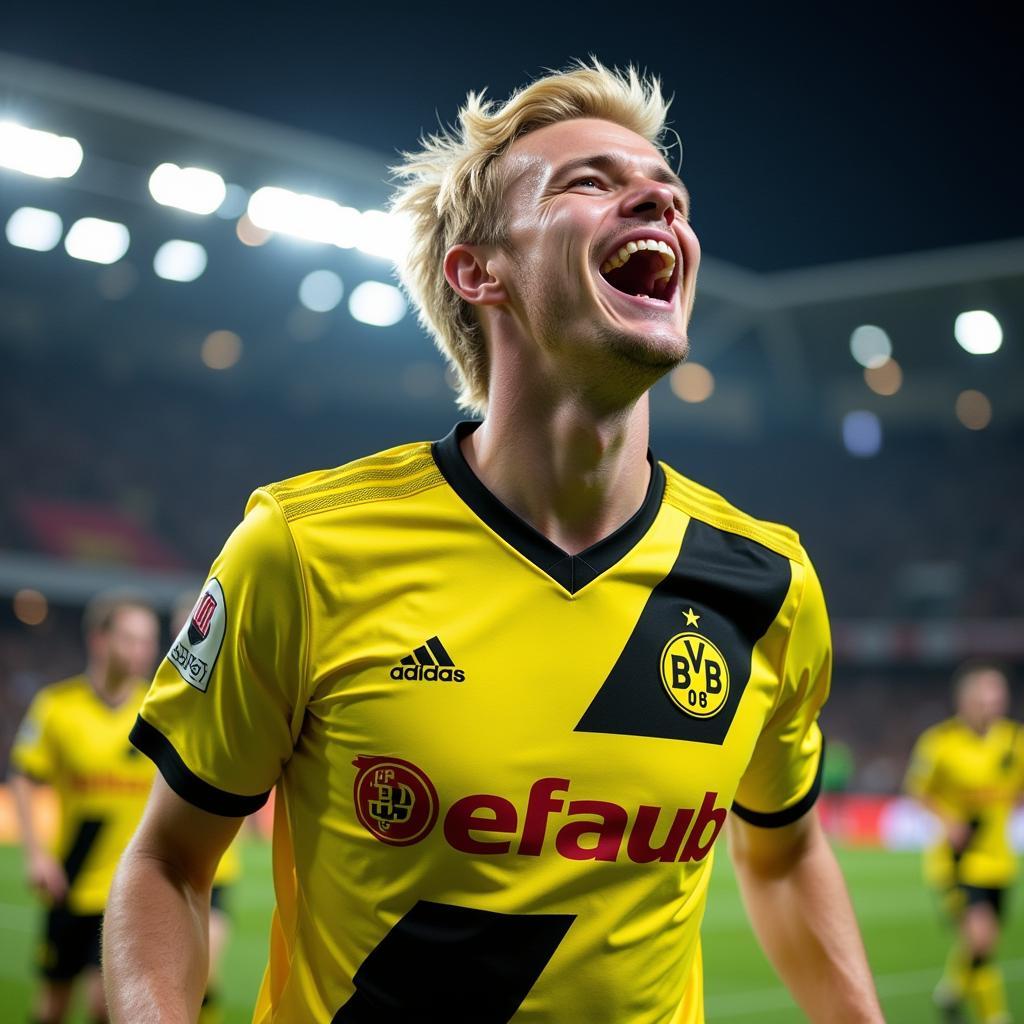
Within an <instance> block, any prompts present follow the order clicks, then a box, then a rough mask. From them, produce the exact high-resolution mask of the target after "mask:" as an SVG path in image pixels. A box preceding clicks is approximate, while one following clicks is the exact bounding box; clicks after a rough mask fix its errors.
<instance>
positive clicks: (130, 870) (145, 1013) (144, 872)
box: [103, 846, 210, 1024]
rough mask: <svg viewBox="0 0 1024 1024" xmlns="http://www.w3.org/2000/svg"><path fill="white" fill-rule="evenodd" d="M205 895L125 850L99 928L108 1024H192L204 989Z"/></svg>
mask: <svg viewBox="0 0 1024 1024" xmlns="http://www.w3.org/2000/svg"><path fill="white" fill-rule="evenodd" d="M209 906H210V895H209V892H208V891H207V892H205V893H204V892H198V891H197V890H196V889H195V888H194V887H193V886H192V885H191V884H190V883H189V882H188V881H186V880H185V878H184V877H182V876H176V875H175V873H174V872H173V870H172V869H171V868H170V866H169V865H168V864H167V863H166V862H164V861H161V860H159V859H157V858H155V857H152V856H149V855H147V854H146V853H145V852H144V851H141V850H139V849H137V848H135V847H134V846H129V847H128V850H127V851H126V853H125V856H124V858H123V859H122V861H121V865H120V867H119V868H118V872H117V876H116V878H115V879H114V886H113V888H112V889H111V892H110V899H109V901H108V903H107V910H106V913H105V915H104V926H103V979H104V987H105V989H106V994H107V1002H108V1004H109V1007H110V1019H111V1022H112V1024H135V1022H138V1021H147V1022H151V1024H191V1022H192V1021H194V1020H195V1019H196V1017H197V1015H198V1013H199V1006H200V1003H201V1002H202V998H203V991H204V989H205V987H206V977H207V961H208V956H209V949H208V943H209V939H208V936H209Z"/></svg>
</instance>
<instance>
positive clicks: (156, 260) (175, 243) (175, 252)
mask: <svg viewBox="0 0 1024 1024" xmlns="http://www.w3.org/2000/svg"><path fill="white" fill-rule="evenodd" d="M153 269H154V270H155V271H156V276H157V277H162V278H163V279H164V280H165V281H194V280H195V279H196V278H197V277H199V275H200V274H202V272H203V271H204V270H205V269H206V250H205V249H204V248H203V247H202V246H201V245H200V244H199V243H198V242H186V241H184V240H182V239H180V238H175V239H172V240H171V241H170V242H164V244H163V245H161V246H160V248H159V249H157V251H156V255H155V256H154V257H153Z"/></svg>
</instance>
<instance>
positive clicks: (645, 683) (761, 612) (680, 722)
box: [576, 519, 791, 745]
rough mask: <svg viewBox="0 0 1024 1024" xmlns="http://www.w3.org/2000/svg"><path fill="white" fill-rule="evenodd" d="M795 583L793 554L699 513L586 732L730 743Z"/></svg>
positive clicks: (587, 716) (597, 699)
mask: <svg viewBox="0 0 1024 1024" xmlns="http://www.w3.org/2000/svg"><path fill="white" fill-rule="evenodd" d="M790 580H791V569H790V564H789V559H788V558H786V557H785V556H783V555H780V554H777V553H776V552H774V551H771V550H769V549H768V548H766V547H764V545H762V544H759V543H757V541H754V540H750V539H749V538H747V537H742V536H740V535H738V534H735V533H729V532H728V531H725V530H719V529H717V528H716V527H714V526H711V525H710V524H708V523H704V522H701V521H700V520H698V519H691V520H690V522H689V524H688V525H687V528H686V533H685V534H684V536H683V540H682V543H681V544H680V547H679V554H678V555H677V556H676V560H675V564H674V565H673V566H672V568H671V569H670V570H669V571H668V573H667V574H666V575H665V577H664V579H662V580H661V582H660V583H658V585H657V586H656V587H655V588H654V589H653V590H652V591H651V593H650V596H649V597H648V599H647V603H646V604H645V605H644V609H643V611H642V612H641V613H640V617H639V618H638V619H637V621H636V624H635V625H634V626H633V631H632V632H631V633H630V635H629V637H628V639H627V640H626V644H625V646H624V647H623V648H622V651H621V652H620V653H619V656H618V658H617V659H616V661H615V664H614V665H612V667H611V670H610V671H609V673H608V675H607V677H606V678H605V680H604V682H603V683H602V684H601V686H600V688H599V689H598V691H597V693H596V694H595V695H594V698H593V700H592V701H591V702H590V706H589V707H588V708H587V709H586V710H585V711H584V712H583V715H582V717H581V718H580V720H579V722H578V723H577V725H576V731H577V732H598V733H608V734H611V735H616V736H650V737H654V738H658V739H670V740H686V741H689V742H691V743H711V744H715V745H721V744H723V743H724V742H725V739H726V736H727V735H728V734H729V729H730V727H731V726H732V723H733V719H734V718H735V717H736V711H737V709H738V708H739V705H740V701H741V700H742V699H743V694H744V692H745V690H746V688H747V683H748V681H749V679H750V668H751V664H752V661H753V654H754V648H755V646H756V645H757V643H758V642H759V641H760V640H761V638H762V637H763V636H764V635H765V633H766V632H767V631H768V629H769V627H770V626H771V624H772V622H774V621H775V617H776V616H777V615H778V613H779V609H780V608H781V607H782V604H783V602H784V601H785V599H786V594H787V592H788V591H789V584H790ZM680 613H682V615H683V616H685V618H683V619H682V620H681V617H680Z"/></svg>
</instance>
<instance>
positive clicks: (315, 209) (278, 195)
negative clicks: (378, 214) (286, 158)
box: [248, 185, 360, 249]
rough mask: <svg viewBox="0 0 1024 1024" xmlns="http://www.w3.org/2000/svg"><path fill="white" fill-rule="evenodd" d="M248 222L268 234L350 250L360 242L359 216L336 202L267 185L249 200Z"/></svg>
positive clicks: (349, 207)
mask: <svg viewBox="0 0 1024 1024" xmlns="http://www.w3.org/2000/svg"><path fill="white" fill-rule="evenodd" d="M248 214H249V220H251V221H252V222H253V224H255V225H256V227H258V228H263V229H264V230H265V231H277V232H280V233H281V234H284V235H294V236H295V237H296V238H304V239H306V241H308V242H324V243H326V244H327V245H336V246H338V248H339V249H351V248H353V247H354V246H355V245H356V243H357V242H358V241H359V237H360V234H359V231H360V213H359V211H358V210H355V209H353V208H352V207H351V206H341V205H339V204H338V203H336V202H334V200H333V199H324V198H322V197H321V196H308V195H303V194H301V193H299V192H292V191H290V190H289V189H286V188H275V187H274V186H271V185H267V186H264V187H263V188H259V189H257V190H256V191H255V192H253V194H252V196H251V197H250V199H249V208H248Z"/></svg>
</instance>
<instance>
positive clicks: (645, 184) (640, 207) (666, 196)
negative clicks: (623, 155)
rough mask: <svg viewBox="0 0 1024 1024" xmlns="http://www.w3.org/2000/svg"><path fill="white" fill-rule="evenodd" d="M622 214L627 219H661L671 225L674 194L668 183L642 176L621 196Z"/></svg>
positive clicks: (673, 213) (674, 209)
mask: <svg viewBox="0 0 1024 1024" xmlns="http://www.w3.org/2000/svg"><path fill="white" fill-rule="evenodd" d="M621 213H622V216H623V217H624V218H626V219H627V220H634V219H637V218H639V219H642V220H661V221H664V222H665V224H666V225H667V226H671V224H672V221H673V220H674V219H675V215H676V207H675V195H674V194H673V192H672V189H671V188H669V186H668V185H666V184H664V183H663V182H660V181H654V180H652V179H650V178H643V179H640V180H638V181H637V182H636V184H635V185H634V187H633V188H631V189H628V190H627V191H626V194H625V195H623V197H622V210H621Z"/></svg>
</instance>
